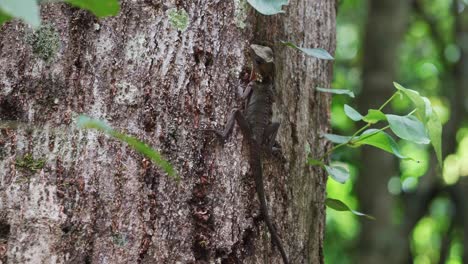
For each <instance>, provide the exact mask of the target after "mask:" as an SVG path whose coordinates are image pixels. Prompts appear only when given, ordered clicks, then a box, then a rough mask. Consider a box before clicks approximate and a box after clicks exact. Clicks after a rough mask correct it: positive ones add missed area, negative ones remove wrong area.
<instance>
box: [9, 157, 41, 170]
mask: <svg viewBox="0 0 468 264" xmlns="http://www.w3.org/2000/svg"><path fill="white" fill-rule="evenodd" d="M15 165H16V166H17V167H19V168H22V169H24V170H28V171H30V172H37V171H39V170H41V169H42V168H44V165H45V159H34V158H33V156H32V155H31V153H27V154H25V155H24V156H23V157H21V158H16V162H15Z"/></svg>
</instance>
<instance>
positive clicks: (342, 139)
mask: <svg viewBox="0 0 468 264" xmlns="http://www.w3.org/2000/svg"><path fill="white" fill-rule="evenodd" d="M323 136H324V137H325V138H326V139H328V140H330V141H331V142H333V143H336V144H343V143H346V142H349V141H350V140H351V137H348V136H341V135H336V134H323Z"/></svg>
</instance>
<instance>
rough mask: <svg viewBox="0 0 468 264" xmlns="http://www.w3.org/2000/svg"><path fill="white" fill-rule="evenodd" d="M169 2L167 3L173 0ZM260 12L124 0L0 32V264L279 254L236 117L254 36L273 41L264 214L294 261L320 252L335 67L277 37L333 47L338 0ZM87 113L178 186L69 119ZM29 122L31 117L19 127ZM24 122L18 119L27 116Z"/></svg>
mask: <svg viewBox="0 0 468 264" xmlns="http://www.w3.org/2000/svg"><path fill="white" fill-rule="evenodd" d="M174 2H175V3H174ZM285 10H286V13H285V14H280V15H276V16H272V17H264V16H261V15H258V14H257V13H255V12H254V10H252V9H251V8H249V7H248V6H247V4H246V3H245V2H244V1H242V0H235V1H201V0H190V1H168V2H166V1H161V2H160V1H154V0H153V1H151V0H147V1H138V3H136V2H135V1H121V12H120V14H119V15H118V16H117V17H112V18H107V19H104V20H97V19H95V18H94V17H93V16H92V15H90V14H89V13H88V12H86V11H83V10H78V9H74V8H71V7H69V6H68V5H66V4H47V5H43V6H42V17H43V20H44V26H43V27H42V28H41V29H40V30H39V31H36V32H32V31H31V30H30V29H28V28H27V27H25V26H24V25H23V24H22V23H20V22H17V21H16V22H11V23H8V24H6V25H4V26H3V27H2V29H1V35H0V53H1V57H0V119H1V120H13V121H15V122H17V124H22V125H20V126H18V127H7V128H5V127H0V128H1V130H0V132H1V134H0V148H1V149H0V212H1V213H0V260H2V261H3V262H8V263H205V262H210V263H213V262H216V263H280V262H281V257H280V255H279V252H278V250H277V249H276V248H275V247H274V246H273V245H272V243H271V238H270V235H269V233H268V230H267V228H266V226H265V224H264V223H263V221H261V219H260V218H259V217H258V216H259V202H258V200H257V199H256V193H255V187H254V185H253V179H252V177H251V173H250V170H249V164H248V156H247V155H248V146H247V145H246V144H245V142H243V140H242V135H241V134H240V132H239V129H238V128H235V129H234V133H233V135H232V136H231V138H230V139H229V140H228V141H227V142H226V143H225V144H224V145H223V146H222V145H221V144H219V143H218V142H217V141H216V140H215V139H214V137H213V136H211V135H209V134H206V133H203V132H201V131H200V129H203V128H215V127H216V128H221V127H222V126H223V125H224V123H225V121H226V118H227V116H228V115H229V112H230V111H231V110H232V109H233V108H234V107H241V106H242V103H241V102H240V101H239V100H238V98H236V95H235V91H236V90H237V89H238V87H245V77H246V76H247V75H248V69H249V68H250V62H249V60H248V55H247V49H248V47H249V45H250V44H251V43H257V44H267V45H269V46H271V47H272V48H273V50H274V52H275V63H276V66H277V69H276V97H277V101H276V104H275V105H274V113H275V117H274V118H275V119H276V120H278V121H280V122H281V126H280V131H279V135H278V137H277V140H278V142H279V143H280V145H281V147H282V156H283V158H275V157H273V158H269V159H265V160H264V174H265V175H264V182H265V185H266V193H267V201H268V205H269V209H270V214H271V217H272V219H273V222H274V223H275V224H276V227H277V231H278V234H279V236H280V237H281V240H282V243H283V245H284V247H285V250H286V252H287V254H288V256H289V258H290V262H291V263H323V254H322V242H323V232H324V225H325V215H324V214H325V212H324V208H325V206H324V204H323V201H324V196H325V183H326V177H325V176H326V174H325V173H324V172H323V171H321V170H319V169H312V168H311V167H309V166H307V165H306V160H307V153H306V145H310V149H311V150H312V153H311V155H313V156H319V155H320V154H323V152H324V151H325V150H326V142H325V141H324V140H322V139H321V138H320V137H319V135H320V133H324V132H327V131H328V129H329V106H330V100H329V97H328V96H325V95H323V94H319V93H316V92H315V91H314V88H315V87H317V86H329V85H330V80H331V77H332V72H331V65H332V64H331V63H330V62H326V61H320V60H317V59H312V58H308V57H306V56H304V55H303V54H301V53H298V52H297V51H295V50H292V49H289V48H286V47H284V46H280V45H278V42H279V40H286V39H287V40H293V41H295V43H297V44H300V45H304V46H308V47H321V48H325V49H327V50H329V51H330V52H333V51H334V47H335V1H331V0H298V1H291V3H290V5H289V6H288V7H287V8H286V9H285ZM78 114H87V115H90V116H92V117H94V118H98V119H103V120H106V121H107V122H108V123H109V124H110V125H111V126H112V127H114V128H116V129H118V130H120V131H123V132H125V133H127V134H130V135H133V136H136V137H138V138H139V139H141V140H143V141H145V142H147V143H148V144H149V145H151V146H153V147H154V148H155V149H157V150H159V151H160V152H161V153H162V154H163V155H164V156H165V157H166V158H167V159H168V160H169V161H170V162H171V163H172V164H173V165H174V167H175V169H176V170H177V172H178V174H179V175H180V178H181V181H180V183H177V182H176V181H174V180H173V179H171V178H169V177H168V176H167V175H165V174H164V173H163V172H162V171H161V170H160V169H159V168H157V167H156V166H154V165H152V164H151V162H149V161H148V159H146V158H145V157H143V156H141V155H140V154H138V153H136V152H135V151H134V150H132V149H131V148H130V147H129V146H127V145H126V144H124V143H122V142H120V141H117V140H114V139H112V138H109V137H106V136H104V135H102V134H101V133H97V132H95V131H91V130H80V129H77V128H76V125H75V124H74V122H73V118H74V117H76V116H77V115H78ZM25 123H27V124H28V125H27V126H26V125H24V124H25ZM23 125H24V126H23Z"/></svg>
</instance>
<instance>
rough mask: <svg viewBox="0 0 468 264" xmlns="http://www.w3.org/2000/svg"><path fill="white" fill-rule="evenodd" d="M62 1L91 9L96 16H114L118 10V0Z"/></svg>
mask: <svg viewBox="0 0 468 264" xmlns="http://www.w3.org/2000/svg"><path fill="white" fill-rule="evenodd" d="M64 2H67V3H69V4H71V5H74V6H76V7H79V8H81V9H86V10H88V11H91V13H93V14H95V15H96V16H97V17H106V16H115V15H117V14H118V13H119V11H120V5H119V1H118V0H99V1H97V0H65V1H64Z"/></svg>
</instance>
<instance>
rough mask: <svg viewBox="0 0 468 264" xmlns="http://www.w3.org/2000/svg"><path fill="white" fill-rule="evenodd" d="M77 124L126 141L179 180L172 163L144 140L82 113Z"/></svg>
mask: <svg viewBox="0 0 468 264" xmlns="http://www.w3.org/2000/svg"><path fill="white" fill-rule="evenodd" d="M77 124H78V126H79V127H82V128H88V129H90V128H91V129H96V130H98V131H101V132H103V133H105V134H107V135H109V136H112V137H114V138H116V139H118V140H120V141H123V142H125V143H127V144H128V145H129V146H130V147H132V148H133V149H134V150H136V151H137V152H139V153H140V154H143V155H145V156H146V157H148V158H149V159H151V160H152V161H153V162H154V163H155V164H156V165H157V166H159V167H160V168H161V169H163V170H164V171H165V172H166V173H167V174H168V175H169V176H170V177H172V178H173V179H175V180H177V181H179V180H180V179H179V176H178V175H177V173H176V171H175V170H174V168H173V167H172V165H171V164H170V163H169V162H168V161H166V160H165V159H163V158H162V156H161V154H160V153H159V152H158V151H156V150H154V149H152V148H151V147H149V146H148V145H146V144H145V143H144V142H142V141H140V140H138V139H136V138H134V137H132V136H129V135H126V134H123V133H120V132H118V131H115V130H114V129H112V128H111V127H110V126H109V125H107V124H105V123H104V122H102V121H100V120H96V119H92V118H89V117H87V116H83V115H81V116H79V117H78V118H77Z"/></svg>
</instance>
